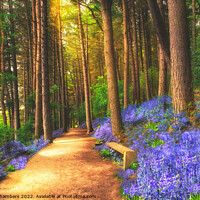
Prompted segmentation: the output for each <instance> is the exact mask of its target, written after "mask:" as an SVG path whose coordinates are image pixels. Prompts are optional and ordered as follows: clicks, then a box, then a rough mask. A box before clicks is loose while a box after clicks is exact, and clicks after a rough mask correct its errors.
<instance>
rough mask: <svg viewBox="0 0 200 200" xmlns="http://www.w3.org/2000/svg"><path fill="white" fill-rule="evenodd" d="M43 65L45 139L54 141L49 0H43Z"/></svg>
mask: <svg viewBox="0 0 200 200" xmlns="http://www.w3.org/2000/svg"><path fill="white" fill-rule="evenodd" d="M41 11H42V12H41V19H42V20H41V61H42V62H41V66H42V111H43V113H42V114H43V130H44V139H45V140H49V141H50V142H52V141H53V138H52V132H51V114H50V93H49V65H48V32H47V30H48V23H47V1H46V0H41Z"/></svg>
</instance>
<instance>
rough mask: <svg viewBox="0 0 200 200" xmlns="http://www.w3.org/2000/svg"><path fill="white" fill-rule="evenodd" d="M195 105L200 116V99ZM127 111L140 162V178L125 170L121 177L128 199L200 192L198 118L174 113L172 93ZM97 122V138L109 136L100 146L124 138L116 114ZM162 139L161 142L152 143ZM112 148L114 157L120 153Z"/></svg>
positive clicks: (127, 123)
mask: <svg viewBox="0 0 200 200" xmlns="http://www.w3.org/2000/svg"><path fill="white" fill-rule="evenodd" d="M199 93H200V92H199ZM199 93H196V96H198V97H199V95H200V94H199ZM164 103H165V109H164ZM195 103H196V105H197V110H196V112H195V113H194V114H193V115H194V118H196V119H199V118H200V114H199V110H200V101H198V100H196V102H195ZM121 115H122V120H123V124H124V128H125V133H126V134H127V136H128V138H129V140H128V145H129V148H131V149H133V150H135V151H137V152H138V158H137V161H138V163H139V168H138V169H137V178H136V179H130V178H129V177H130V176H131V175H133V174H134V170H131V169H127V170H125V171H124V172H123V171H122V170H121V169H119V173H118V176H119V177H121V178H123V180H124V181H123V182H122V184H121V188H122V189H123V192H124V195H126V197H127V198H130V199H131V198H132V197H134V196H140V197H142V198H143V199H159V200H160V199H163V200H166V199H174V200H178V199H180V200H184V199H188V198H190V197H191V195H196V194H197V193H198V192H199V193H200V130H198V129H197V128H195V127H194V126H192V121H191V120H192V119H188V118H187V116H186V115H185V114H184V113H181V114H173V106H172V100H171V97H168V96H162V97H157V98H154V99H151V100H149V101H146V102H143V103H142V104H141V105H140V106H139V107H137V106H136V105H129V106H128V107H127V108H126V109H123V110H122V112H121ZM92 125H93V128H94V130H95V132H94V134H93V135H92V136H93V137H95V138H97V139H105V142H104V143H102V144H101V145H98V146H96V147H95V149H96V150H99V151H100V150H104V149H109V147H108V146H107V145H106V142H107V141H115V142H118V140H117V139H116V138H115V136H113V135H112V129H111V121H110V118H107V117H104V118H102V119H96V120H94V122H93V124H92ZM83 126H84V125H83ZM158 140H159V141H161V143H160V144H159V145H152V144H153V142H155V141H158ZM110 152H111V154H113V157H116V156H118V155H117V154H116V151H114V150H111V151H110Z"/></svg>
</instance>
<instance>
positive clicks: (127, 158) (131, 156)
mask: <svg viewBox="0 0 200 200" xmlns="http://www.w3.org/2000/svg"><path fill="white" fill-rule="evenodd" d="M123 160H124V164H123V171H124V170H125V169H127V168H129V167H130V164H131V163H132V162H133V161H137V154H136V152H132V151H126V152H125V153H124V158H123Z"/></svg>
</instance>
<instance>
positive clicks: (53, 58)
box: [52, 26, 56, 130]
mask: <svg viewBox="0 0 200 200" xmlns="http://www.w3.org/2000/svg"><path fill="white" fill-rule="evenodd" d="M52 61H53V85H55V84H56V30H55V26H54V27H53V47H52ZM52 100H53V102H54V103H55V102H56V92H54V93H53V99H52ZM52 111H53V113H52V114H53V124H52V129H53V130H56V109H55V108H53V110H52Z"/></svg>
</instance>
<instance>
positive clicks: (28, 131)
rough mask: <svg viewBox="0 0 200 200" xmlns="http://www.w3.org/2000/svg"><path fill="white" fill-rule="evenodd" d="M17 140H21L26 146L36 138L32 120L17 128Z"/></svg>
mask: <svg viewBox="0 0 200 200" xmlns="http://www.w3.org/2000/svg"><path fill="white" fill-rule="evenodd" d="M16 134H17V141H20V142H21V143H23V144H24V145H25V146H28V145H29V144H30V141H31V140H33V139H34V137H35V135H34V124H33V121H32V120H29V121H28V122H26V123H25V124H23V126H22V127H21V128H20V129H18V130H16Z"/></svg>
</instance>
